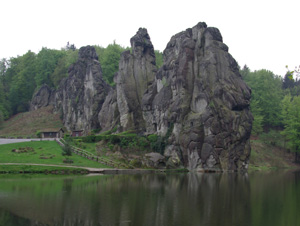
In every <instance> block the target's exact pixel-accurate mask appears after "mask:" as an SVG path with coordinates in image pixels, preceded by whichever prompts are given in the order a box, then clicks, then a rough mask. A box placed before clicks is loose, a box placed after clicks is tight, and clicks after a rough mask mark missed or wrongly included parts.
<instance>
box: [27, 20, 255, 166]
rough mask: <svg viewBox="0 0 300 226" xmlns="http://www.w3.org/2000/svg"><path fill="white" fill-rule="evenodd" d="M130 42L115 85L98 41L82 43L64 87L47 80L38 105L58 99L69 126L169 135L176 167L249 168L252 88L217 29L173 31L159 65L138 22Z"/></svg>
mask: <svg viewBox="0 0 300 226" xmlns="http://www.w3.org/2000/svg"><path fill="white" fill-rule="evenodd" d="M130 41H131V46H132V52H130V51H126V52H124V53H123V54H122V55H121V60H120V62H119V71H118V72H117V74H116V75H115V78H114V80H115V83H116V87H115V88H112V87H110V86H108V85H107V84H106V83H105V82H104V81H103V79H102V71H101V66H100V64H99V62H98V59H97V55H96V52H95V50H94V48H93V47H90V46H88V47H83V48H81V49H80V52H79V60H78V62H77V63H75V64H74V65H72V66H71V67H70V69H69V77H68V78H66V79H65V80H63V81H62V82H61V84H60V88H59V89H58V90H57V91H52V90H50V89H49V88H46V87H42V90H40V91H39V92H38V93H37V94H36V95H35V96H34V97H33V100H32V109H36V108H39V107H41V106H47V105H48V104H53V105H55V109H56V110H57V111H61V113H62V116H63V121H64V124H65V125H66V127H67V128H68V129H70V130H73V129H84V130H85V131H90V130H91V129H96V128H100V129H101V130H102V131H106V130H110V129H112V128H115V127H116V126H117V127H118V130H119V131H126V130H132V129H134V130H135V131H137V132H138V133H139V134H145V135H147V134H158V135H160V136H162V137H166V139H167V147H166V149H165V152H164V155H165V157H166V158H167V159H168V160H167V161H168V162H169V163H172V165H173V166H180V165H184V166H185V167H187V168H189V169H191V170H194V169H201V170H202V169H204V170H221V169H225V170H226V169H229V170H238V169H245V168H247V166H248V162H249V156H250V142H249V137H250V132H251V126H252V120H253V119H252V115H251V113H250V111H249V103H250V95H251V91H250V89H249V87H248V86H247V85H246V84H245V83H244V82H243V80H242V79H241V75H240V74H239V70H238V65H237V63H236V61H235V60H234V59H233V57H232V56H231V55H230V54H229V53H228V47H227V46H226V45H225V44H224V43H223V41H222V36H221V34H220V32H219V30H218V29H217V28H211V27H207V25H206V24H205V23H199V24H197V25H196V26H195V27H193V28H189V29H187V30H186V31H183V32H180V33H178V34H176V35H174V36H173V37H172V38H171V40H170V42H169V43H168V44H167V47H166V49H165V51H164V64H163V66H162V67H161V68H160V69H159V70H158V71H157V69H156V65H155V55H154V48H153V45H152V43H151V41H150V37H149V35H148V32H147V30H146V29H142V28H140V29H139V30H138V32H137V33H136V35H135V36H134V37H133V38H132V39H131V40H130ZM43 100H44V101H43Z"/></svg>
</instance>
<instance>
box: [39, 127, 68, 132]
mask: <svg viewBox="0 0 300 226" xmlns="http://www.w3.org/2000/svg"><path fill="white" fill-rule="evenodd" d="M60 130H62V131H63V132H64V130H63V129H62V128H47V129H43V130H41V133H58V132H59V131H60Z"/></svg>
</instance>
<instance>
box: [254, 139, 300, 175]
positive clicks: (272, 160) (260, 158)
mask: <svg viewBox="0 0 300 226" xmlns="http://www.w3.org/2000/svg"><path fill="white" fill-rule="evenodd" d="M299 167H300V165H297V164H295V163H294V153H288V152H287V150H286V149H285V148H282V147H278V146H275V145H271V144H268V143H266V142H265V140H262V139H256V140H251V156H250V164H249V169H250V170H269V169H293V168H299Z"/></svg>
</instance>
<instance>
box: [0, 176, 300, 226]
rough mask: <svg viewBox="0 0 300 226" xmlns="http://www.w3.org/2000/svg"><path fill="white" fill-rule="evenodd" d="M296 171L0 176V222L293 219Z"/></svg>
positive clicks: (214, 222) (299, 194) (296, 201)
mask: <svg viewBox="0 0 300 226" xmlns="http://www.w3.org/2000/svg"><path fill="white" fill-rule="evenodd" d="M299 180H300V173H299V172H297V173H278V172H273V173H269V174H258V173H255V174H250V175H247V174H234V173H232V174H192V173H190V174H174V175H155V174H148V175H105V176H93V177H84V176H81V177H48V176H47V177H42V178H35V177H33V178H15V177H12V176H6V177H4V178H3V177H2V178H0V225H5V226H7V225H105V226H106V225H138V226H141V225H151V226H152V225H159V226H161V225H191V226H192V225H197V226H198V225H224V226H227V225H228V226H229V225H230V226H235V225H237V226H240V225H243V226H247V225H275V226H276V225H285V226H287V225H296V223H297V222H300V217H299V216H298V215H297V211H299V201H300V200H299V199H300V192H299V191H300V189H299V186H300V185H299Z"/></svg>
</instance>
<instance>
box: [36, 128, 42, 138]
mask: <svg viewBox="0 0 300 226" xmlns="http://www.w3.org/2000/svg"><path fill="white" fill-rule="evenodd" d="M36 136H37V137H38V138H42V133H41V131H39V130H38V131H36Z"/></svg>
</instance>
